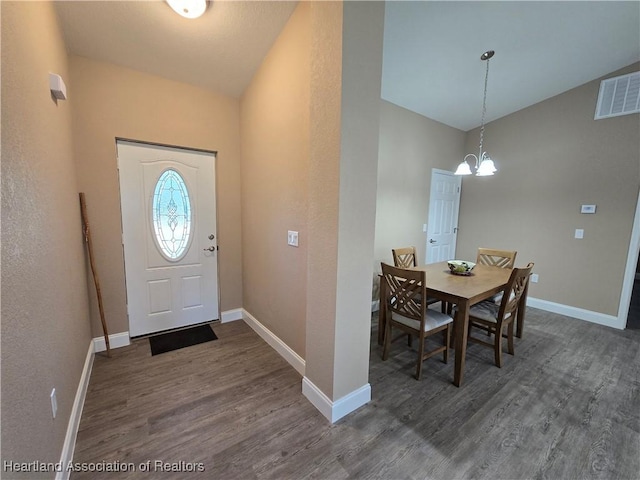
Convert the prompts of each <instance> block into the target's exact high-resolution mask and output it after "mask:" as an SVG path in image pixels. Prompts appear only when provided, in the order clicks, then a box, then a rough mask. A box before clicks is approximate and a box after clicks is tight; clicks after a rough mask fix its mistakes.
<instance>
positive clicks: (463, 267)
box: [447, 260, 476, 275]
mask: <svg viewBox="0 0 640 480" xmlns="http://www.w3.org/2000/svg"><path fill="white" fill-rule="evenodd" d="M447 264H448V265H449V270H451V273H453V274H454V275H471V270H473V267H475V266H476V264H475V263H473V262H467V261H466V260H449V261H448V262H447Z"/></svg>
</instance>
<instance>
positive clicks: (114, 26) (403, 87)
mask: <svg viewBox="0 0 640 480" xmlns="http://www.w3.org/2000/svg"><path fill="white" fill-rule="evenodd" d="M295 7H296V2H281V1H229V0H216V1H214V2H212V3H211V4H210V8H209V10H208V11H207V12H206V13H205V15H204V16H203V17H201V18H199V19H196V20H187V19H184V18H182V17H179V16H178V15H176V14H175V13H174V12H173V11H172V10H171V9H170V8H169V7H168V6H167V5H166V3H165V2H162V1H109V2H94V1H86V2H85V1H57V2H56V8H57V11H58V14H59V16H60V19H61V24H62V28H63V31H64V34H65V40H66V42H67V46H68V48H69V50H70V52H72V53H74V54H77V55H81V56H85V57H90V58H95V59H98V60H103V61H107V62H111V63H115V64H119V65H123V66H126V67H129V68H133V69H136V70H140V71H143V72H147V73H151V74H155V75H160V76H163V77H166V78H170V79H174V80H178V81H182V82H186V83H190V84H193V85H198V86H201V87H204V88H209V89H211V90H214V91H216V92H219V93H222V94H225V95H230V96H233V97H239V96H240V95H242V93H243V92H244V90H245V88H246V87H247V86H248V85H249V83H250V81H251V78H252V77H253V75H254V74H255V72H256V70H257V68H258V66H259V65H260V63H261V62H262V60H263V59H264V56H265V55H266V53H267V52H268V50H269V48H270V47H271V45H272V44H273V42H274V41H275V39H276V38H277V36H278V34H279V32H280V31H281V30H282V28H283V27H284V25H285V24H286V22H287V20H288V18H289V16H290V15H291V13H292V12H293V10H294V9H295ZM384 35H385V38H384V60H383V74H382V92H381V96H382V98H384V99H385V100H388V101H390V102H392V103H395V104H397V105H400V106H402V107H405V108H407V109H409V110H412V111H415V112H417V113H419V114H421V115H424V116H426V117H429V118H432V119H434V120H437V121H440V122H442V123H445V124H447V125H450V126H453V127H456V128H459V129H461V130H464V131H467V130H470V129H472V128H474V127H476V126H478V125H479V123H480V116H481V110H482V94H483V86H484V76H485V67H486V64H485V62H482V61H481V60H480V55H481V54H482V53H483V52H484V51H486V50H495V51H496V54H495V57H494V58H493V59H492V60H491V61H490V62H491V63H490V73H489V87H488V98H487V120H488V121H490V120H493V119H496V118H500V117H502V116H504V115H508V114H510V113H512V112H515V111H517V110H520V109H522V108H525V107H527V106H529V105H532V104H534V103H537V102H540V101H542V100H544V99H546V98H549V97H552V96H554V95H557V94H559V93H562V92H564V91H566V90H569V89H571V88H574V87H576V86H578V85H582V84H584V83H586V82H589V81H591V80H593V79H595V78H598V77H600V76H603V75H606V74H607V73H609V72H612V71H614V70H617V69H619V68H622V67H625V66H627V65H629V64H631V63H634V62H638V61H640V2H636V1H603V2H594V1H585V2H581V1H575V2H574V1H571V2H554V1H542V2H525V1H496V2H485V1H471V2H457V1H410V2H404V1H390V2H387V4H386V16H385V32H384ZM594 109H595V105H594Z"/></svg>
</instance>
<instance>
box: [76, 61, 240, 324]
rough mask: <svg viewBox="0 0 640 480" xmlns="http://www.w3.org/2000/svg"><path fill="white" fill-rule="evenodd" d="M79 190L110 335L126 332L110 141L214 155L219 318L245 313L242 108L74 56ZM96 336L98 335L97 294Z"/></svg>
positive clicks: (176, 84)
mask: <svg viewBox="0 0 640 480" xmlns="http://www.w3.org/2000/svg"><path fill="white" fill-rule="evenodd" d="M70 69H71V81H70V82H69V95H70V96H71V97H72V98H73V99H74V103H73V134H74V151H75V158H76V165H77V172H78V184H79V188H80V190H81V191H84V192H85V193H86V196H87V204H88V211H89V216H90V222H91V230H92V234H93V241H94V246H95V251H96V263H97V270H98V273H99V275H100V282H101V289H102V295H103V298H104V306H105V316H106V319H107V323H108V326H109V331H110V333H117V332H124V331H127V330H129V325H128V320H127V310H126V297H125V279H124V260H123V255H122V246H121V237H120V235H121V233H120V232H121V224H120V221H121V220H120V219H121V215H120V197H119V186H118V171H117V168H116V144H115V138H116V137H121V138H128V139H133V140H142V141H147V142H156V143H163V144H169V145H177V146H184V147H191V148H199V149H205V150H215V151H217V152H218V155H217V157H216V168H217V179H216V183H217V192H216V195H217V199H218V204H217V208H218V245H219V247H220V250H219V254H218V264H219V271H220V276H219V278H220V296H221V298H220V307H221V310H222V311H225V310H230V309H234V308H240V307H242V255H241V224H240V214H241V209H240V119H239V114H240V108H239V102H238V101H237V100H235V99H232V98H228V97H224V96H221V95H217V94H215V93H212V92H210V91H207V90H203V89H200V88H197V87H194V86H191V85H187V84H183V83H179V82H175V81H171V80H166V79H163V78H159V77H155V76H152V75H148V74H145V73H141V72H137V71H134V70H129V69H126V68H122V67H118V66H116V65H112V64H107V63H103V62H98V61H94V60H89V59H87V58H83V57H78V56H72V57H71V59H70ZM90 299H91V302H92V308H91V311H92V315H91V318H92V325H93V335H94V336H100V335H101V334H102V332H101V327H100V322H99V318H100V317H99V314H98V312H97V307H96V300H95V292H94V290H93V288H92V289H91V291H90Z"/></svg>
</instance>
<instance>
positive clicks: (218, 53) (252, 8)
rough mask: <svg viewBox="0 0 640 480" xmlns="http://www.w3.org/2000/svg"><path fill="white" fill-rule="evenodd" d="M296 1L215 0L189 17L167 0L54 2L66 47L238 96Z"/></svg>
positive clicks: (73, 51)
mask: <svg viewBox="0 0 640 480" xmlns="http://www.w3.org/2000/svg"><path fill="white" fill-rule="evenodd" d="M296 4H297V2H284V1H278V2H271V1H250V2H247V1H229V0H216V1H214V2H211V3H210V4H209V8H208V10H207V11H206V12H205V14H204V15H203V16H202V17H200V18H197V19H191V20H189V19H186V18H183V17H181V16H179V15H178V14H176V13H175V12H174V11H173V10H171V8H170V7H169V6H168V5H167V4H166V3H165V2H164V1H157V0H156V1H56V2H55V5H56V10H57V13H58V16H59V18H60V22H61V26H62V30H63V32H64V37H65V41H66V43H67V48H68V50H69V51H70V52H71V53H74V54H76V55H80V56H83V57H89V58H93V59H97V60H102V61H105V62H109V63H115V64H117V65H121V66H124V67H129V68H132V69H135V70H139V71H142V72H146V73H150V74H153V75H158V76H161V77H165V78H169V79H172V80H177V81H180V82H185V83H190V84H192V85H197V86H199V87H203V88H207V89H211V90H213V91H215V92H218V93H221V94H224V95H229V96H232V97H239V96H240V95H242V93H243V92H244V90H245V89H246V87H247V86H248V85H249V83H250V82H251V79H252V77H253V75H254V74H255V72H256V70H257V69H258V67H259V66H260V63H261V62H262V61H263V60H264V57H265V55H266V54H267V52H268V51H269V49H270V48H271V46H272V45H273V42H274V41H275V39H276V38H277V36H278V35H279V33H280V31H281V30H282V28H283V27H284V25H285V24H286V23H287V21H288V20H289V17H290V16H291V13H292V12H293V10H294V9H295V7H296Z"/></svg>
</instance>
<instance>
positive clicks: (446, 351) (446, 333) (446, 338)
mask: <svg viewBox="0 0 640 480" xmlns="http://www.w3.org/2000/svg"><path fill="white" fill-rule="evenodd" d="M442 333H443V334H444V346H445V349H444V363H449V343H450V342H451V324H448V325H447V328H446V329H445V330H444V332H442Z"/></svg>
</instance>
